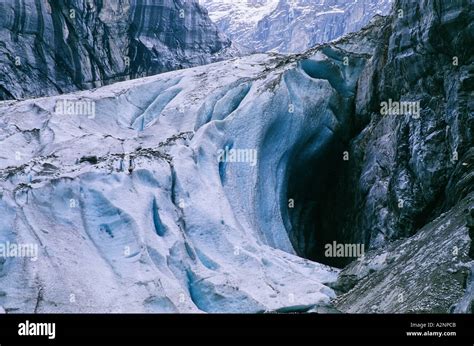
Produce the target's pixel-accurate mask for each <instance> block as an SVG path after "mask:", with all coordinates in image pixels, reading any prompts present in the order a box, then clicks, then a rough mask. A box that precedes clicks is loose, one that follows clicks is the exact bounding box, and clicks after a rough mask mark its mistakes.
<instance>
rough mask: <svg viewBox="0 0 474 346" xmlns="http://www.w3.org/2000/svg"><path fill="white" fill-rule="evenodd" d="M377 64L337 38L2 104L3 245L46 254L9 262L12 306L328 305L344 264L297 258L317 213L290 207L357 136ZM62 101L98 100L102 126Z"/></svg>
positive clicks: (247, 308) (5, 275) (0, 298)
mask: <svg viewBox="0 0 474 346" xmlns="http://www.w3.org/2000/svg"><path fill="white" fill-rule="evenodd" d="M345 57H348V61H350V63H349V64H344V63H343V61H344V58H345ZM365 59H366V58H365V56H364V55H363V54H357V53H351V52H348V51H345V50H344V49H343V48H341V47H338V46H337V45H335V44H332V45H325V46H322V47H320V48H317V49H316V50H312V51H310V52H309V53H307V54H305V55H295V56H284V55H278V54H273V53H271V54H256V55H251V56H248V57H244V58H239V59H233V60H229V61H224V62H219V63H215V64H211V65H207V66H201V67H196V68H190V69H186V70H181V71H173V72H169V73H165V74H161V75H157V76H152V77H147V78H142V79H137V80H132V81H126V82H121V83H117V84H114V85H109V86H105V87H102V88H99V89H95V90H89V91H84V92H77V93H73V94H68V95H63V96H55V97H48V98H40V99H33V100H28V101H21V102H15V101H7V102H2V103H0V129H1V131H0V143H1V146H0V196H1V199H0V219H1V220H2V222H1V224H0V241H7V240H8V241H11V242H18V243H35V244H39V245H40V253H39V257H38V260H37V261H31V260H30V259H27V258H7V259H6V260H2V262H0V288H1V291H3V292H4V293H5V294H4V295H0V306H3V307H4V308H5V309H6V311H11V312H33V311H36V312H260V311H275V310H279V311H293V310H294V311H301V310H308V309H311V308H313V307H317V306H322V305H328V304H329V302H330V300H331V299H332V298H334V297H335V293H334V291H333V290H332V289H331V288H329V287H328V286H327V284H329V283H331V282H334V281H335V280H336V277H337V274H338V270H337V269H334V268H331V267H328V266H326V265H322V264H319V263H315V262H312V261H310V260H307V259H304V258H301V257H299V256H298V254H301V252H302V250H301V249H303V248H304V247H305V245H304V244H301V243H300V242H299V240H298V233H297V230H296V229H294V228H297V226H298V225H300V224H301V223H302V221H301V220H305V218H306V217H307V216H305V215H303V213H302V212H301V211H302V209H301V206H297V207H296V208H295V210H289V208H288V199H289V198H291V196H290V194H300V195H304V194H305V193H307V192H310V191H313V192H314V191H315V190H317V185H318V183H323V180H321V182H318V181H317V179H316V180H312V179H314V177H317V176H318V174H317V172H313V173H314V174H313V173H311V172H310V170H311V168H310V167H312V166H310V164H312V163H317V164H324V162H323V161H322V160H323V159H324V155H322V156H321V155H320V154H319V153H322V152H325V151H327V150H331V148H332V146H333V145H334V143H337V142H338V141H339V139H340V138H341V136H343V135H344V133H345V131H347V128H346V127H347V125H345V124H347V123H348V122H349V119H348V118H349V117H350V114H351V107H352V101H353V97H354V93H355V92H354V91H355V88H356V85H357V79H358V76H359V74H360V73H361V72H362V70H363V68H364V64H365ZM64 99H68V100H72V101H74V100H87V101H91V102H94V104H95V107H96V108H95V110H96V114H95V117H85V116H80V115H77V116H74V115H68V116H66V115H60V114H56V113H55V112H54V109H55V105H56V103H57V102H61V101H62V100H64ZM226 147H227V148H234V149H242V150H256V152H257V153H258V156H257V161H256V164H255V165H252V164H249V162H224V163H223V164H220V163H219V160H218V153H219V150H223V149H225V148H226ZM90 157H94V160H89V159H84V158H90ZM221 163H222V162H221ZM316 167H317V166H316ZM292 179H295V180H296V182H295V181H292ZM312 185H314V186H312ZM305 186H306V190H305ZM305 191H306V192H305ZM306 197H309V196H306ZM296 204H298V203H296ZM39 292H41V294H39Z"/></svg>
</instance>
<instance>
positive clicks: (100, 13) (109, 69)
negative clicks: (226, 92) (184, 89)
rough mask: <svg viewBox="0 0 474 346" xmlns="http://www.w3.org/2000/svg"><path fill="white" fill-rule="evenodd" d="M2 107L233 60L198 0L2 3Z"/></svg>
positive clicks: (227, 42) (0, 70)
mask: <svg viewBox="0 0 474 346" xmlns="http://www.w3.org/2000/svg"><path fill="white" fill-rule="evenodd" d="M0 37H2V44H1V45H0V66H1V69H0V100H5V99H24V98H31V97H39V96H48V95H55V94H61V93H65V92H70V91H75V90H83V89H90V88H95V87H100V86H102V85H106V84H110V83H114V82H117V81H122V80H128V79H133V78H137V77H143V76H148V75H153V74H157V73H161V72H165V71H170V70H175V69H180V68H186V67H190V66H196V65H202V64H206V63H210V62H213V61H217V60H220V59H222V58H223V57H229V56H231V49H232V48H231V42H230V41H229V40H228V39H227V38H226V37H225V36H224V35H223V34H221V33H220V32H219V31H218V29H217V27H216V26H215V25H214V24H213V23H212V22H211V20H210V19H209V17H208V16H207V12H206V11H205V10H204V9H203V8H202V7H200V6H199V5H198V3H197V2H196V1H185V0H164V1H160V2H158V3H157V2H154V1H136V0H115V1H99V0H93V1H82V0H71V1H64V2H63V1H58V2H56V1H50V2H48V1H24V0H21V1H0Z"/></svg>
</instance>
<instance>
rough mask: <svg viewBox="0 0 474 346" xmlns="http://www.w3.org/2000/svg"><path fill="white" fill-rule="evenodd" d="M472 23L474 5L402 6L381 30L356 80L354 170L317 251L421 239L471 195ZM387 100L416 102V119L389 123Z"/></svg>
mask: <svg viewBox="0 0 474 346" xmlns="http://www.w3.org/2000/svg"><path fill="white" fill-rule="evenodd" d="M399 10H402V11H403V12H399ZM400 13H402V14H403V16H402V17H401V18H400V17H399V14H400ZM472 18H474V5H473V4H472V2H469V1H442V2H441V1H434V0H433V1H421V2H418V3H416V4H415V3H413V2H412V1H405V0H399V1H396V3H395V5H394V13H393V15H392V16H391V17H389V18H388V19H386V20H388V22H387V23H386V24H385V26H379V27H378V29H377V30H379V32H380V34H381V36H380V38H381V40H380V42H381V43H380V44H379V45H378V47H377V48H376V52H375V54H373V55H372V58H371V59H370V60H369V62H368V63H367V65H366V68H365V72H364V73H363V74H362V77H361V78H360V79H359V86H358V91H357V96H356V103H355V114H354V119H353V129H352V130H353V136H354V137H353V139H352V140H349V141H347V142H346V143H343V144H342V146H341V149H340V150H341V153H342V152H344V151H347V153H348V155H349V161H347V162H343V161H342V160H340V161H339V162H337V164H336V167H335V168H333V169H334V172H335V176H337V177H338V178H337V179H333V181H332V182H330V183H329V184H328V188H327V189H326V190H325V192H323V193H322V195H321V199H322V200H323V201H325V203H324V205H322V206H321V209H320V212H318V213H317V214H316V217H315V218H314V219H315V220H316V225H315V226H314V227H315V231H314V232H315V233H316V234H319V237H317V239H316V240H317V241H319V242H320V244H326V243H330V242H332V241H333V240H336V241H340V242H346V243H364V244H366V245H367V246H368V247H369V248H371V249H376V248H380V247H383V246H385V245H386V244H387V243H388V242H390V241H393V240H397V239H400V238H406V237H410V236H412V235H414V234H415V233H416V232H417V231H418V230H419V229H420V228H422V227H423V226H424V225H426V224H427V223H429V222H431V221H432V220H434V219H435V218H436V217H438V216H439V215H440V214H441V213H443V212H447V211H449V210H450V209H451V208H452V207H453V206H454V205H456V204H457V203H458V202H459V201H460V200H461V199H462V198H464V197H465V196H466V195H467V194H468V193H469V192H471V191H472V190H473V187H474V181H473V177H474V173H473V164H474V162H473V160H474V148H473V142H474V139H473V129H474V126H473V122H474V112H473V111H474V107H473V103H472V100H473V97H472V96H473V92H474V88H473V80H474V79H473V78H474V65H473V62H474V48H473V46H472V44H470V43H469V42H473V40H474V31H473V26H474V24H473V21H472ZM453 62H455V63H453ZM390 99H391V100H393V101H411V102H419V104H420V114H419V117H416V116H412V115H409V114H405V115H403V114H402V115H396V114H392V115H382V114H381V103H382V102H384V101H386V102H388V101H389V100H390ZM340 157H342V154H340ZM336 205H337V206H338V207H337V208H334V206H336ZM318 251H319V252H321V251H320V250H316V251H315V252H318ZM317 259H320V260H322V261H324V258H321V257H319V258H317ZM350 261H351V259H345V260H341V261H340V262H339V263H333V264H337V265H339V266H343V265H345V264H347V263H348V262H350Z"/></svg>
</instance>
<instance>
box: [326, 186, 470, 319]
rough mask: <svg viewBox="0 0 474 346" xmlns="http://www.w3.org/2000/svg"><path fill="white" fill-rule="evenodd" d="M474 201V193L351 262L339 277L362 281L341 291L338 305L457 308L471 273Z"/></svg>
mask: <svg viewBox="0 0 474 346" xmlns="http://www.w3.org/2000/svg"><path fill="white" fill-rule="evenodd" d="M468 206H474V194H471V195H470V196H468V197H466V198H465V199H463V200H462V201H461V202H459V203H458V204H457V205H456V206H455V207H454V208H452V209H451V211H449V212H448V213H446V214H444V215H442V216H440V217H439V218H437V219H436V220H434V221H433V222H431V223H429V224H428V225H426V226H425V227H423V228H422V229H421V230H420V231H419V232H418V233H417V234H416V235H415V236H413V237H411V238H408V239H402V240H398V241H396V242H393V243H391V244H389V245H387V246H386V247H385V248H381V249H378V250H373V251H370V252H368V253H367V254H366V255H365V256H364V257H362V258H360V259H359V260H357V261H354V262H353V263H351V264H350V265H349V266H348V267H347V268H345V269H344V270H343V271H342V272H341V274H340V276H339V282H340V283H344V281H346V280H347V279H350V280H352V281H354V280H356V285H355V287H354V288H353V289H352V290H350V291H349V292H348V293H346V294H343V295H341V296H339V297H338V298H337V299H336V301H335V306H336V307H337V308H338V309H339V310H341V311H343V312H346V313H372V312H376V313H446V312H449V311H451V309H452V307H454V306H456V304H457V302H458V301H459V300H461V299H462V298H463V296H464V292H465V290H466V287H467V285H468V278H469V277H470V270H471V263H472V258H470V257H469V247H470V244H471V238H470V237H469V235H468V231H467V227H465V215H464V210H465V208H466V207H468ZM471 294H472V292H471ZM472 299H473V297H472V296H470V297H467V299H464V300H465V301H467V302H470V301H472ZM465 305H467V306H468V305H469V304H467V303H466V304H465ZM462 312H468V311H462Z"/></svg>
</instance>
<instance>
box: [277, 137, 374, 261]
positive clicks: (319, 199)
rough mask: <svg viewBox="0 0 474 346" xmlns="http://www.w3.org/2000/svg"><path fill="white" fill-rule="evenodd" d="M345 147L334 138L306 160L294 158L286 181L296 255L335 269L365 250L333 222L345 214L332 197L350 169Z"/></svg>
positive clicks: (338, 224)
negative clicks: (345, 159) (343, 176)
mask: <svg viewBox="0 0 474 346" xmlns="http://www.w3.org/2000/svg"><path fill="white" fill-rule="evenodd" d="M344 148H345V146H344V144H343V142H342V141H340V139H337V138H334V139H332V140H331V142H330V143H328V144H327V145H325V147H324V148H322V149H321V150H319V151H318V152H317V153H315V154H313V155H312V156H311V157H309V158H308V159H306V160H305V159H304V158H303V159H302V158H301V156H300V157H295V158H294V160H293V162H292V164H291V166H290V167H291V169H290V170H289V174H288V177H289V178H288V182H287V198H288V199H287V200H288V201H289V202H290V203H287V204H286V205H285V207H286V208H287V214H286V215H287V216H288V218H287V220H286V222H285V226H286V229H287V231H288V235H289V238H290V241H291V243H292V245H293V248H294V250H295V251H296V253H297V255H298V256H300V257H303V258H306V259H309V260H312V261H315V262H318V263H322V264H326V265H329V266H331V267H336V268H343V267H345V266H347V265H348V264H349V263H351V262H352V261H354V260H355V259H357V258H358V257H359V256H361V255H362V254H363V252H364V247H365V244H353V241H351V240H350V239H345V237H344V235H343V234H342V232H341V231H340V229H339V228H340V224H341V223H340V222H334V220H338V218H340V217H341V216H342V215H343V214H344V210H343V208H344V207H343V205H344V204H343V203H340V204H339V203H335V202H334V201H337V200H338V199H337V198H334V196H331V194H332V193H333V191H334V190H335V189H334V187H335V186H337V184H339V183H340V179H339V178H340V177H341V176H342V175H343V173H344V169H346V168H347V162H346V161H344V160H343V154H344ZM341 197H342V198H344V197H343V196H341ZM328 202H329V203H332V204H335V205H327V203H328ZM336 204H337V205H336ZM282 205H283V203H282ZM284 215H285V214H284ZM341 246H342V247H343V248H344V250H343V251H342V255H341V251H339V250H341ZM347 250H349V251H347Z"/></svg>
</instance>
